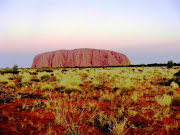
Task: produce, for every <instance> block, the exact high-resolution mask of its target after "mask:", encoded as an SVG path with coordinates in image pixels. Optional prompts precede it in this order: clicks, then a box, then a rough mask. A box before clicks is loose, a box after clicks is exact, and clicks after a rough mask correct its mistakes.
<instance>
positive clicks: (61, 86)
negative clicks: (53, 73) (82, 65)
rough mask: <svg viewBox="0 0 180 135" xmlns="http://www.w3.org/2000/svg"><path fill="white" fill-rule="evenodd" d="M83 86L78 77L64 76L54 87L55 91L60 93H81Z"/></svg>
mask: <svg viewBox="0 0 180 135" xmlns="http://www.w3.org/2000/svg"><path fill="white" fill-rule="evenodd" d="M82 85H83V82H82V78H81V77H80V76H77V75H75V76H73V75H71V74H66V75H64V76H62V78H61V80H60V82H59V83H58V84H57V86H56V88H55V89H56V90H59V91H61V92H67V93H70V92H80V93H81V92H82V88H81V86H82Z"/></svg>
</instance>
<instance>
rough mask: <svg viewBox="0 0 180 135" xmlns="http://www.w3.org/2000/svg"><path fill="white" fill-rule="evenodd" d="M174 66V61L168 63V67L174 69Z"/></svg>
mask: <svg viewBox="0 0 180 135" xmlns="http://www.w3.org/2000/svg"><path fill="white" fill-rule="evenodd" d="M173 66H174V62H173V61H172V60H170V61H168V63H167V67H168V68H172V67H173Z"/></svg>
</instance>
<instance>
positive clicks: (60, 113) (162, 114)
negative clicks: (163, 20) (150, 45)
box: [0, 67, 180, 135]
mask: <svg viewBox="0 0 180 135" xmlns="http://www.w3.org/2000/svg"><path fill="white" fill-rule="evenodd" d="M179 85H180V67H173V68H167V67H116V68H57V69H55V68H54V69H53V68H39V69H18V70H12V69H2V70H0V134H4V135H7V134H9V135H16V134H28V135H30V134H33V135H36V134H37V135H39V134H40V135H46V134H47V135H48V134H49V135H63V134H67V135H68V134H69V135H70V134H71V135H80V134H87V135H94V134H99V135H106V134H112V135H123V134H125V135H126V134H127V135H135V134H138V135H141V134H146V135H153V134H154V135H155V134H157V135H164V134H169V135H172V134H173V135H178V133H179V132H180V88H179Z"/></svg>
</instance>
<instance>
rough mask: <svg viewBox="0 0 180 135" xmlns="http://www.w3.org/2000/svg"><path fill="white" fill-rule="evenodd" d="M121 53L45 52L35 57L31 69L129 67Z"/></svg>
mask: <svg viewBox="0 0 180 135" xmlns="http://www.w3.org/2000/svg"><path fill="white" fill-rule="evenodd" d="M130 64H131V63H130V61H129V59H128V58H127V57H126V56H125V55H124V54H121V53H117V52H113V51H108V50H98V49H75V50H58V51H53V52H46V53H43V54H39V55H37V56H35V58H34V61H33V64H32V68H38V67H66V66H69V67H86V66H108V65H130Z"/></svg>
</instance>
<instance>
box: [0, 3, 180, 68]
mask: <svg viewBox="0 0 180 135" xmlns="http://www.w3.org/2000/svg"><path fill="white" fill-rule="evenodd" d="M76 48H95V49H105V50H112V51H116V52H120V53H123V54H125V55H126V56H127V57H128V58H129V59H130V61H131V63H132V64H148V63H167V61H168V60H173V61H174V62H176V63H180V1H179V0H0V68H6V67H13V65H14V64H18V66H19V67H31V65H32V62H33V58H34V57H35V55H37V54H39V53H43V52H49V51H54V50H60V49H76Z"/></svg>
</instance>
